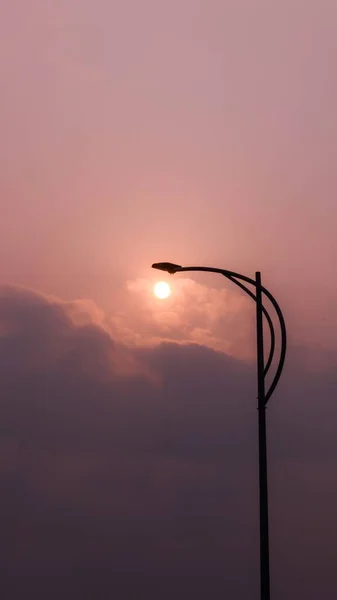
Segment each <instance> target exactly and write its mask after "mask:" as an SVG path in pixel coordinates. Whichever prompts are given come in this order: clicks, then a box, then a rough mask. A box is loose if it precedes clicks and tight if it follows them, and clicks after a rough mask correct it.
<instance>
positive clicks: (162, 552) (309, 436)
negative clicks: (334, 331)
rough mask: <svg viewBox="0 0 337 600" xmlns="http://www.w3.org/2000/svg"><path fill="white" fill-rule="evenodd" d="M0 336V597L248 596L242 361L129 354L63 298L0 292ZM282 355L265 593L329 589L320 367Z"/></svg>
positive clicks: (250, 440)
mask: <svg viewBox="0 0 337 600" xmlns="http://www.w3.org/2000/svg"><path fill="white" fill-rule="evenodd" d="M89 312H90V311H89ZM75 323H76V325H75ZM0 333H1V336H0V382H1V397H0V405H1V419H0V431H1V432H0V477H1V491H0V521H1V522H0V531H1V556H0V569H1V578H0V581H1V588H2V589H1V597H2V598H3V600H17V599H20V600H21V598H34V599H35V600H36V599H46V598H48V600H53V599H58V600H59V599H60V598H63V599H65V600H68V599H69V600H74V599H81V600H85V599H107V600H108V599H109V600H110V599H114V598H116V600H124V599H125V600H133V599H135V600H136V599H137V600H143V599H144V600H152V599H153V600H158V599H159V600H166V599H167V600H168V599H170V600H172V598H177V599H178V600H185V599H187V598H188V599H189V598H191V599H192V598H193V599H194V600H196V599H200V600H201V599H202V600H204V599H205V598H212V600H216V599H218V598H219V599H220V598H221V599H222V598H230V599H233V600H234V599H235V600H246V599H247V600H248V599H249V600H252V599H257V598H258V589H259V588H258V560H257V557H258V518H257V517H258V513H257V448H256V444H257V431H256V416H257V415H256V400H255V396H256V393H255V372H254V369H252V368H251V366H249V365H247V364H244V363H241V362H239V361H236V360H234V359H232V358H229V357H227V356H226V355H224V354H219V353H216V352H214V351H211V350H209V349H207V348H205V347H198V346H178V345H174V344H165V345H162V346H158V347H156V348H153V349H146V350H137V351H136V352H133V354H132V355H131V354H130V353H129V352H128V351H127V350H126V349H125V348H123V347H122V346H120V345H117V344H115V343H114V341H113V340H112V339H111V337H110V336H109V334H108V333H107V332H106V331H105V330H104V329H103V328H102V327H100V326H99V325H97V324H95V319H94V318H93V317H92V315H91V316H90V315H89V314H88V311H87V307H86V306H83V305H81V303H78V304H76V303H74V304H73V305H68V304H64V303H60V302H58V301H57V300H50V299H47V298H45V297H43V296H42V295H38V294H34V293H31V292H28V291H26V290H20V289H13V288H3V289H2V291H1V295H0ZM299 354H300V353H299V352H297V351H296V352H295V351H292V352H291V357H290V358H289V361H288V365H287V371H286V374H285V377H284V379H283V381H282V383H281V385H280V388H279V390H278V391H277V393H276V394H275V397H274V398H273V400H272V404H271V405H270V408H269V409H268V425H269V429H268V431H269V442H270V453H269V468H270V506H271V509H270V511H271V515H270V518H271V553H272V554H271V556H272V564H271V569H272V590H273V599H274V600H284V599H285V598H287V599H292V598H294V599H295V598H296V599H297V598H303V599H305V600H317V598H319V597H326V598H333V597H337V575H336V568H335V563H336V555H337V552H336V551H337V548H336V542H335V533H334V532H335V529H336V516H335V512H336V505H337V504H336V500H337V483H336V481H337V474H336V473H337V471H336V467H337V441H336V432H337V419H336V416H337V415H336V412H337V409H336V390H337V376H336V371H335V370H334V368H333V366H331V364H330V366H329V369H324V367H323V366H322V365H321V368H320V369H319V370H318V371H317V372H316V373H313V372H312V371H310V372H309V370H308V369H307V368H306V367H305V361H304V360H303V357H302V356H300V355H299Z"/></svg>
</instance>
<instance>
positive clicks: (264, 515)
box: [152, 262, 287, 600]
mask: <svg viewBox="0 0 337 600" xmlns="http://www.w3.org/2000/svg"><path fill="white" fill-rule="evenodd" d="M152 267H153V268H154V269H159V270H161V271H166V272H167V273H170V274H171V275H173V274H174V273H181V272H182V271H209V272H211V273H220V274H221V275H224V276H225V277H227V279H230V281H232V282H233V283H235V284H236V285H238V286H239V287H240V288H241V289H242V290H244V291H245V292H246V293H247V294H248V295H249V296H250V297H251V298H252V299H253V300H255V303H256V339H257V388H258V431H259V495H260V581H261V600H270V576H269V529H268V527H269V526H268V485H267V437H266V406H267V402H268V400H269V399H270V397H271V395H272V394H273V392H274V390H275V388H276V386H277V384H278V381H279V379H280V377H281V373H282V370H283V365H284V361H285V356H286V345H287V336H286V326H285V322H284V318H283V315H282V312H281V309H280V307H279V305H278V303H277V302H276V300H275V298H274V297H273V296H272V294H271V293H270V292H269V291H268V290H267V289H266V288H265V287H263V285H262V284H261V273H260V272H259V271H258V272H256V273H255V279H251V278H250V277H246V276H245V275H240V274H239V273H234V272H233V271H227V270H226V269H216V268H213V267H182V266H180V265H175V264H173V263H168V262H161V263H154V264H153V265H152ZM243 282H244V283H243ZM245 283H248V284H250V285H252V286H253V287H254V288H255V294H254V292H252V291H251V290H250V289H249V288H248V287H247V286H246V285H245ZM264 297H266V298H268V300H270V302H271V304H272V306H273V308H274V309H275V312H276V315H277V317H278V320H279V324H280V330H281V347H280V356H279V361H278V365H277V368H276V371H275V375H274V378H273V380H272V382H271V384H270V386H269V388H268V390H267V391H266V385H265V382H266V375H267V373H268V371H269V369H270V367H271V365H272V362H273V358H274V352H275V329H274V325H273V321H272V319H271V317H270V315H269V313H268V311H267V309H266V307H265V306H264V305H263V298H264ZM263 315H264V316H265V319H266V321H267V323H268V326H269V330H270V350H269V355H268V358H267V361H266V363H265V357H264V346H263Z"/></svg>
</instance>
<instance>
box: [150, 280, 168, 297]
mask: <svg viewBox="0 0 337 600" xmlns="http://www.w3.org/2000/svg"><path fill="white" fill-rule="evenodd" d="M153 292H154V295H155V296H156V298H159V299H160V300H165V298H168V297H169V295H170V294H171V288H170V286H169V284H168V283H166V281H158V283H156V285H155V286H154V288H153Z"/></svg>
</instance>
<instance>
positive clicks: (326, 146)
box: [0, 0, 337, 345]
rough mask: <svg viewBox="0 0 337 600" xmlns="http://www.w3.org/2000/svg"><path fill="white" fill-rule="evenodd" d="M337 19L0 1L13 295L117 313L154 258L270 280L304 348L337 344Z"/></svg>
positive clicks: (6, 261)
mask: <svg viewBox="0 0 337 600" xmlns="http://www.w3.org/2000/svg"><path fill="white" fill-rule="evenodd" d="M336 22H337V8H336V5H335V2H333V0H330V1H329V0H322V1H321V2H319V3H318V2H316V1H313V0H306V1H299V0H284V1H283V2H272V3H271V2H267V1H262V0H256V1H254V2H250V1H249V0H245V1H239V0H235V1H233V2H223V1H222V0H221V1H220V0H209V1H208V2H203V1H196V0H179V1H178V0H171V2H165V3H164V2H158V1H155V0H145V1H143V2H141V3H140V2H136V1H135V0H133V1H132V0H129V1H126V2H123V3H122V2H120V3H111V2H109V1H108V0H97V2H95V3H92V2H83V1H82V0H81V1H80V0H61V1H59V2H46V1H45V0H31V1H30V2H29V3H24V2H19V1H15V0H13V1H12V2H6V3H3V4H2V8H1V15H0V23H1V25H0V27H1V32H0V39H1V53H0V68H1V82H2V91H1V113H0V115H1V116H0V118H1V123H0V125H1V132H2V134H1V142H0V153H1V164H2V175H1V202H2V218H1V223H0V239H1V265H0V267H1V280H2V282H4V283H11V284H21V285H24V286H28V287H33V288H38V289H40V290H42V291H44V292H47V293H52V294H56V295H58V296H60V297H61V298H69V299H73V298H78V297H85V298H90V299H92V300H94V301H95V302H96V303H97V304H98V305H99V306H100V307H102V308H103V309H104V310H107V311H108V312H109V311H111V312H112V311H113V310H114V308H115V305H114V302H115V300H114V297H115V295H116V293H119V292H122V291H123V290H126V288H127V284H126V282H127V281H137V280H138V279H139V278H144V277H145V278H148V277H152V273H151V272H150V270H149V265H150V264H151V263H152V262H153V261H155V260H163V259H166V260H173V261H178V262H184V263H192V264H193V263H194V264H198V263H201V264H211V265H215V266H223V267H228V268H232V269H234V270H241V271H242V272H244V273H246V274H253V273H254V271H255V270H257V269H261V270H262V272H263V276H264V281H265V283H267V284H268V286H269V287H270V288H271V289H272V290H273V291H274V292H275V294H276V295H277V297H278V298H279V300H280V301H281V303H282V304H283V306H284V308H285V312H286V314H287V318H288V322H289V323H290V324H291V335H292V336H293V339H295V340H296V341H299V340H301V341H305V342H308V340H312V341H313V342H314V343H320V344H323V345H326V344H329V345H331V344H332V343H333V341H332V339H331V331H332V329H333V330H334V331H336V328H337V318H336V315H335V312H336V311H335V306H336V300H337V284H336V281H335V277H334V272H335V257H336V252H337V238H336V235H335V224H336V219H337V203H336V193H337V174H336V170H335V158H336V150H337V130H336V128H337V120H336V105H337V76H336V73H335V69H334V62H335V60H334V59H335V57H336V50H337V35H336ZM198 281H200V278H199V279H198ZM202 281H203V282H206V284H207V285H212V286H214V287H217V286H218V287H219V286H221V285H223V282H222V280H219V281H218V280H216V278H213V280H212V281H211V280H210V279H209V280H208V282H207V281H206V280H204V279H203V280H202ZM135 310H136V308H135Z"/></svg>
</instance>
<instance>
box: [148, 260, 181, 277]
mask: <svg viewBox="0 0 337 600" xmlns="http://www.w3.org/2000/svg"><path fill="white" fill-rule="evenodd" d="M181 268H182V267H181V265H175V264H174V263H169V262H159V263H153V265H152V269H159V271H166V273H170V275H173V274H174V273H176V272H177V271H180V269H181Z"/></svg>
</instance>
